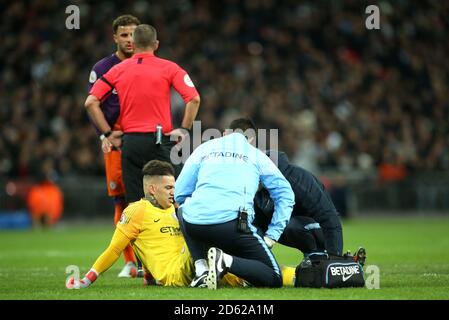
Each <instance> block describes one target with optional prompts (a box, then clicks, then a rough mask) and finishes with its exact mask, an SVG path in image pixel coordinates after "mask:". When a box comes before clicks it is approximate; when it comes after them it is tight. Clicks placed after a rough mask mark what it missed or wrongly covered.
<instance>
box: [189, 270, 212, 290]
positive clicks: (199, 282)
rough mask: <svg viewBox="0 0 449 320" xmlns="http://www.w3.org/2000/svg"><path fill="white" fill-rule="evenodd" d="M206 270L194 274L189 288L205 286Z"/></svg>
mask: <svg viewBox="0 0 449 320" xmlns="http://www.w3.org/2000/svg"><path fill="white" fill-rule="evenodd" d="M207 275H208V272H207V271H205V272H203V274H202V275H200V276H195V278H193V280H192V282H191V283H190V287H191V288H207V284H206V279H207Z"/></svg>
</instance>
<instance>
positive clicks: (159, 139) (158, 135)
mask: <svg viewBox="0 0 449 320" xmlns="http://www.w3.org/2000/svg"><path fill="white" fill-rule="evenodd" d="M161 143H162V126H161V125H160V124H158V125H157V126H156V144H161Z"/></svg>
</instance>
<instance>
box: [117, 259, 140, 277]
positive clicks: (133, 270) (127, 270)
mask: <svg viewBox="0 0 449 320" xmlns="http://www.w3.org/2000/svg"><path fill="white" fill-rule="evenodd" d="M136 276H137V267H136V265H135V264H134V262H131V261H130V262H128V263H127V264H125V266H124V267H123V269H122V271H120V273H119V274H118V277H119V278H135V277H136Z"/></svg>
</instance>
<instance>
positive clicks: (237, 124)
mask: <svg viewBox="0 0 449 320" xmlns="http://www.w3.org/2000/svg"><path fill="white" fill-rule="evenodd" d="M229 129H232V130H233V131H234V130H238V129H240V130H242V131H243V132H245V131H246V130H248V129H253V130H254V131H257V128H256V125H255V124H254V122H253V121H252V120H251V119H248V118H239V119H235V120H234V121H232V122H231V125H230V126H229Z"/></svg>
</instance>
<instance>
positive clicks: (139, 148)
mask: <svg viewBox="0 0 449 320" xmlns="http://www.w3.org/2000/svg"><path fill="white" fill-rule="evenodd" d="M175 144H176V142H175V141H170V137H169V136H162V143H161V144H159V145H158V144H156V135H155V133H125V134H124V135H123V145H122V176H123V182H124V184H125V198H126V201H127V202H128V203H131V202H134V201H139V200H140V199H141V198H143V196H144V192H143V181H142V179H143V175H142V168H143V167H144V165H145V164H147V162H148V161H151V160H161V161H167V162H169V163H171V161H170V152H171V149H172V147H173V146H175ZM173 167H174V168H175V177H177V176H178V175H179V173H180V171H181V165H173Z"/></svg>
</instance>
